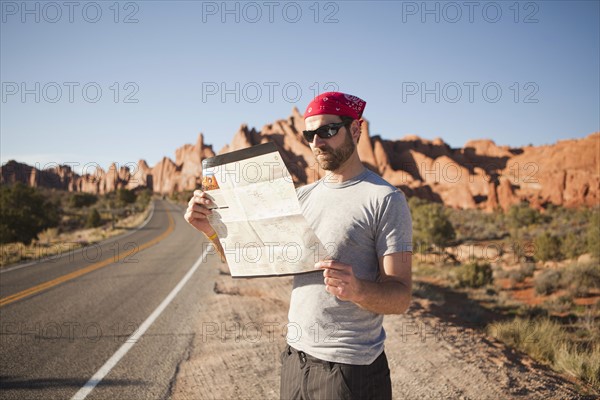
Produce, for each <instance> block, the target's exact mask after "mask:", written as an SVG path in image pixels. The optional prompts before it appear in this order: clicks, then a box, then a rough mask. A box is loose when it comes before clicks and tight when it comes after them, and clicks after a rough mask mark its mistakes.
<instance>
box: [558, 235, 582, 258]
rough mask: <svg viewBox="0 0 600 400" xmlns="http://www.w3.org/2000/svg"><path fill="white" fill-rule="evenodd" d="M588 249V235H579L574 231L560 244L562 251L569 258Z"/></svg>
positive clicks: (577, 255) (575, 256)
mask: <svg viewBox="0 0 600 400" xmlns="http://www.w3.org/2000/svg"><path fill="white" fill-rule="evenodd" d="M586 250H587V241H586V237H585V236H583V237H582V236H578V235H576V234H575V233H573V232H569V233H567V235H566V236H565V238H564V239H563V240H562V244H561V246H560V252H561V253H562V254H564V255H565V257H567V258H577V257H579V256H580V255H582V254H583V253H585V251H586Z"/></svg>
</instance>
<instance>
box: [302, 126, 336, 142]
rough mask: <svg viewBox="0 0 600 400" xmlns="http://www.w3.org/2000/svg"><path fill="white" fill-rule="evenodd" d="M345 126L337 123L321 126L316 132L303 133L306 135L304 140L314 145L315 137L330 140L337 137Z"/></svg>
mask: <svg viewBox="0 0 600 400" xmlns="http://www.w3.org/2000/svg"><path fill="white" fill-rule="evenodd" d="M343 126H344V123H343V122H336V123H333V124H327V125H323V126H320V127H318V128H317V129H315V130H314V131H302V133H303V134H304V139H306V141H307V142H308V143H312V141H313V139H314V138H315V135H317V136H318V137H320V138H321V139H329V138H330V137H334V136H335V135H337V133H338V131H339V130H340V129H342V127H343Z"/></svg>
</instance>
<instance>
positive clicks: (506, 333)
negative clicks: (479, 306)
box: [487, 318, 600, 389]
mask: <svg viewBox="0 0 600 400" xmlns="http://www.w3.org/2000/svg"><path fill="white" fill-rule="evenodd" d="M487 330H488V333H489V334H490V335H491V336H494V337H496V338H497V339H498V340H500V341H502V342H504V343H506V344H507V345H509V346H511V347H514V348H516V349H518V350H520V351H522V352H524V353H527V354H529V355H530V356H531V357H533V358H534V359H536V360H537V361H540V362H542V363H545V364H548V365H550V366H551V367H552V368H553V369H555V370H557V371H559V372H564V373H568V374H570V375H573V376H575V377H576V378H579V379H581V380H582V381H584V382H587V383H589V384H590V385H592V386H593V387H594V388H595V389H600V378H599V377H600V344H598V343H597V342H595V343H593V344H591V345H589V346H581V345H578V344H577V343H575V342H573V341H572V339H571V336H570V334H569V332H568V331H567V330H566V329H565V328H563V327H562V326H561V325H560V324H559V323H557V322H555V321H553V320H551V319H549V318H537V319H523V318H515V319H514V320H512V321H503V322H495V323H492V324H490V325H489V326H488V329H487ZM590 347H591V348H590Z"/></svg>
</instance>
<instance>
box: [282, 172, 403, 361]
mask: <svg viewBox="0 0 600 400" xmlns="http://www.w3.org/2000/svg"><path fill="white" fill-rule="evenodd" d="M297 192H298V199H299V201H300V205H301V207H302V213H303V215H304V217H305V218H306V220H307V221H308V223H309V225H310V226H311V227H312V228H313V229H314V231H315V233H316V234H317V237H318V238H319V239H320V240H321V242H323V244H324V245H325V247H326V248H327V250H328V252H329V254H331V256H332V257H331V259H333V260H337V261H339V262H342V263H346V264H350V265H352V267H353V271H354V274H355V275H356V276H357V277H358V278H360V279H365V280H369V281H376V280H377V279H378V277H379V259H378V258H379V257H381V256H384V255H386V254H391V253H397V252H403V251H412V221H411V217H410V211H409V209H408V204H407V202H406V198H405V197H404V194H403V193H402V192H401V191H400V190H398V189H396V188H395V187H394V186H392V185H391V184H389V183H388V182H386V181H385V180H383V179H382V178H381V177H379V176H378V175H377V174H375V173H373V172H371V171H369V170H365V172H363V173H361V174H360V175H358V176H357V177H355V178H353V179H350V180H348V181H345V182H342V183H332V182H327V181H326V178H324V179H321V180H319V181H317V182H315V183H313V184H310V185H307V186H304V187H301V188H299V189H298V190H297ZM288 319H289V323H288V334H287V342H288V344H289V345H290V346H292V347H294V348H295V349H297V350H300V351H304V352H305V353H307V354H310V355H312V356H314V357H318V358H320V359H322V360H326V361H333V362H340V363H345V364H355V365H367V364H371V363H372V362H373V361H375V359H376V358H377V357H378V356H379V355H380V354H381V352H382V351H383V341H384V340H385V331H384V330H383V326H382V322H383V315H381V314H376V313H373V312H371V311H367V310H365V309H363V308H360V307H359V306H357V305H356V304H354V303H352V302H350V301H342V300H339V299H338V298H337V297H335V296H334V295H332V294H330V293H329V292H327V291H326V290H325V284H324V282H323V271H322V270H319V271H316V272H314V273H313V272H310V273H306V274H301V275H296V276H295V277H294V288H293V291H292V297H291V300H290V310H289V314H288Z"/></svg>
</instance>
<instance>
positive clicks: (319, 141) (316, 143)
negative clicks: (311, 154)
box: [313, 135, 325, 147]
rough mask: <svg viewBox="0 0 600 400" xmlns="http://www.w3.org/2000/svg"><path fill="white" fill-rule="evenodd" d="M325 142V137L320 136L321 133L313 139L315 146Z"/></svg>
mask: <svg viewBox="0 0 600 400" xmlns="http://www.w3.org/2000/svg"><path fill="white" fill-rule="evenodd" d="M324 144H325V139H321V138H320V137H319V135H315V138H314V139H313V146H315V147H321V146H323V145H324Z"/></svg>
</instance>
